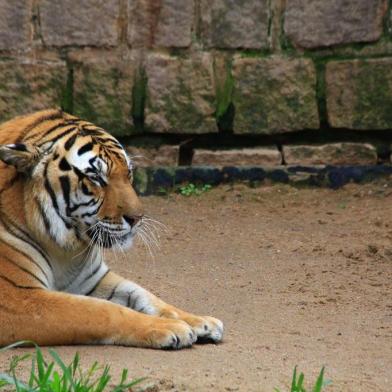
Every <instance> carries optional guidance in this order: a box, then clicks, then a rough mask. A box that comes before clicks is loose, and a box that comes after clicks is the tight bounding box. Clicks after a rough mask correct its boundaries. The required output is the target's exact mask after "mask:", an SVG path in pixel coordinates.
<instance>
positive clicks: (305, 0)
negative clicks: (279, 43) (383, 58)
mask: <svg viewBox="0 0 392 392" xmlns="http://www.w3.org/2000/svg"><path fill="white" fill-rule="evenodd" d="M386 11H387V1H386V0H346V1H341V0H329V1H325V0H312V1H310V0H290V1H288V2H287V6H286V13H285V18H284V31H285V33H286V35H287V36H288V38H289V39H290V40H291V42H292V43H293V44H294V45H296V46H299V47H302V48H317V47H323V46H331V45H342V44H350V43H353V42H371V41H376V40H378V39H379V38H380V36H381V34H382V30H383V18H384V15H385V13H386Z"/></svg>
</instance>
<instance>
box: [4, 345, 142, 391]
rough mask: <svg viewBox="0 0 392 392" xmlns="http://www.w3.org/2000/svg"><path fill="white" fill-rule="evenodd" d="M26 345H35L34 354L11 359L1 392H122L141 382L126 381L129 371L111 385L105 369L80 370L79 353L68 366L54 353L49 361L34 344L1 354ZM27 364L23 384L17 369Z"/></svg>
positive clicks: (92, 367)
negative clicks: (29, 365) (28, 369)
mask: <svg viewBox="0 0 392 392" xmlns="http://www.w3.org/2000/svg"><path fill="white" fill-rule="evenodd" d="M26 344H29V345H34V346H35V350H34V352H33V353H32V354H24V355H21V356H15V357H13V358H12V359H11V362H10V366H9V369H8V371H7V372H6V373H0V389H5V390H7V391H15V392H104V391H111V392H123V391H124V392H125V391H130V388H132V387H133V386H135V385H136V384H138V383H140V382H141V381H143V380H144V378H140V379H135V380H130V381H129V380H128V370H127V369H123V371H122V374H121V378H120V381H119V382H118V383H117V384H115V385H113V384H112V383H111V381H112V376H111V375H110V367H109V366H108V365H105V366H101V365H99V364H98V362H94V363H93V365H92V366H91V367H90V368H89V369H87V370H83V369H82V367H81V363H80V356H79V354H78V353H76V354H75V356H74V358H73V359H72V361H71V363H70V364H68V365H67V364H65V363H64V361H63V360H62V359H61V358H60V356H59V354H58V353H57V352H56V351H55V350H53V349H49V356H50V360H49V361H48V360H46V359H45V357H44V354H43V352H42V350H41V348H40V347H38V346H37V345H36V344H34V343H33V342H18V343H15V344H12V345H10V346H7V347H5V348H3V349H1V350H0V353H1V352H3V351H6V350H9V349H11V348H14V347H19V346H22V345H26ZM26 361H29V362H31V367H30V374H29V377H28V380H27V381H24V380H20V379H19V378H18V376H17V368H18V367H19V365H20V364H22V363H24V362H26Z"/></svg>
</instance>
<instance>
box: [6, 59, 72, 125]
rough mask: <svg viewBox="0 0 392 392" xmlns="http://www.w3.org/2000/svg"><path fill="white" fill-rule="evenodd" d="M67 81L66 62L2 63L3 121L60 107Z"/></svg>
mask: <svg viewBox="0 0 392 392" xmlns="http://www.w3.org/2000/svg"><path fill="white" fill-rule="evenodd" d="M66 79H67V67H66V64H65V63H64V62H36V61H30V60H23V61H20V60H19V61H1V62H0V119H1V120H8V119H10V118H12V117H15V116H17V115H21V114H27V113H30V112H34V111H37V110H41V109H47V108H50V107H60V106H61V104H62V100H63V96H64V91H65V86H66Z"/></svg>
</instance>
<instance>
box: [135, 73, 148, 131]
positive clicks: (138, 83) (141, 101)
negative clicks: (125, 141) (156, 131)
mask: <svg viewBox="0 0 392 392" xmlns="http://www.w3.org/2000/svg"><path fill="white" fill-rule="evenodd" d="M146 89H147V75H146V72H145V70H144V69H143V68H142V69H139V70H137V71H136V73H135V81H134V85H133V89H132V117H133V123H134V125H135V129H136V130H137V131H143V129H144V107H145V103H146V93H147V92H146Z"/></svg>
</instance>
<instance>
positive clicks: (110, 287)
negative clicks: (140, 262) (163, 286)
mask: <svg viewBox="0 0 392 392" xmlns="http://www.w3.org/2000/svg"><path fill="white" fill-rule="evenodd" d="M88 295H91V296H94V297H98V298H102V299H106V300H108V301H111V302H114V303H117V304H120V305H123V306H126V307H127V308H131V309H133V310H136V311H137V312H142V313H146V314H150V315H156V316H160V317H163V318H167V319H177V320H183V321H185V322H186V323H187V324H189V325H190V326H191V327H192V328H193V330H194V331H195V332H196V334H197V336H198V338H202V339H211V340H213V341H215V342H218V341H220V340H222V337H223V323H222V322H221V321H220V320H218V319H216V318H214V317H210V316H196V315H194V314H191V313H188V312H185V311H183V310H181V309H178V308H176V307H174V306H172V305H169V304H167V303H165V302H164V301H162V300H161V299H159V298H157V297H156V296H155V295H154V294H152V293H150V292H148V291H147V290H145V289H144V288H142V287H140V286H139V285H137V284H136V283H133V282H131V281H129V280H126V279H124V278H122V277H121V276H119V275H117V274H115V273H114V272H112V271H109V273H108V274H106V275H105V276H104V277H103V279H102V280H101V281H100V282H98V284H97V286H96V287H95V288H94V290H92V291H91V292H90V293H88Z"/></svg>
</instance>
